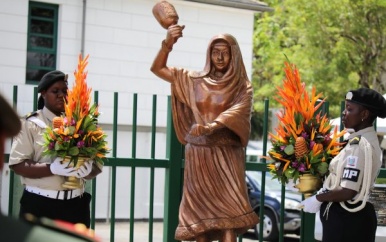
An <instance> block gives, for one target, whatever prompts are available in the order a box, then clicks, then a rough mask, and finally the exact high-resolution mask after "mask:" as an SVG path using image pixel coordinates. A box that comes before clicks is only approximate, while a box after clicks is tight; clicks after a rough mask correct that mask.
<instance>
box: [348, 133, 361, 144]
mask: <svg viewBox="0 0 386 242" xmlns="http://www.w3.org/2000/svg"><path fill="white" fill-rule="evenodd" d="M360 140H361V136H360V135H358V136H356V137H354V138H352V139H350V140H349V142H348V143H349V144H350V145H357V144H359V141H360Z"/></svg>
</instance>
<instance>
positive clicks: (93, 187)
mask: <svg viewBox="0 0 386 242" xmlns="http://www.w3.org/2000/svg"><path fill="white" fill-rule="evenodd" d="M98 101H99V92H98V91H94V103H96V104H97V105H98ZM96 183H97V179H96V177H95V178H94V179H92V180H91V194H92V197H93V198H94V199H91V224H90V228H91V229H92V230H95V208H96V199H95V196H96Z"/></svg>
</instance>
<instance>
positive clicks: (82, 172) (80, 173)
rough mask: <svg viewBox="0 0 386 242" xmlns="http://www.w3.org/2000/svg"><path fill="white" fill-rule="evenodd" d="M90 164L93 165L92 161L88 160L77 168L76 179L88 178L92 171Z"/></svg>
mask: <svg viewBox="0 0 386 242" xmlns="http://www.w3.org/2000/svg"><path fill="white" fill-rule="evenodd" d="M92 163H94V161H93V160H88V161H86V162H84V164H83V165H82V166H80V167H79V168H78V170H76V177H77V178H84V177H86V176H88V175H89V174H90V173H91V171H92Z"/></svg>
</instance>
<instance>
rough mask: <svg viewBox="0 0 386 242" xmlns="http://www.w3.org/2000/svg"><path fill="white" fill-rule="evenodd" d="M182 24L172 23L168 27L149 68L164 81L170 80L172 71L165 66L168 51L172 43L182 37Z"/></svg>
mask: <svg viewBox="0 0 386 242" xmlns="http://www.w3.org/2000/svg"><path fill="white" fill-rule="evenodd" d="M184 28H185V26H184V25H182V26H181V25H177V24H176V25H172V26H170V27H169V28H168V31H167V34H166V39H165V40H163V41H162V45H161V49H160V50H159V52H158V54H157V55H156V57H155V59H154V61H153V64H152V66H151V68H150V70H151V71H152V72H153V73H154V74H155V75H157V76H158V77H159V78H162V79H164V80H165V81H168V82H172V72H171V69H170V68H169V67H167V66H166V63H167V60H168V57H169V53H170V52H171V51H172V49H173V45H174V43H176V42H177V40H178V39H179V38H180V37H182V30H183V29H184Z"/></svg>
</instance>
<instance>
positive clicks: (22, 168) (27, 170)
mask: <svg viewBox="0 0 386 242" xmlns="http://www.w3.org/2000/svg"><path fill="white" fill-rule="evenodd" d="M10 168H11V169H12V170H13V171H14V172H15V173H16V174H18V175H20V176H23V177H26V178H32V179H35V178H42V177H47V176H52V175H53V174H52V173H51V170H50V164H45V163H37V162H34V161H32V160H24V161H23V162H21V163H18V164H15V165H10Z"/></svg>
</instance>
